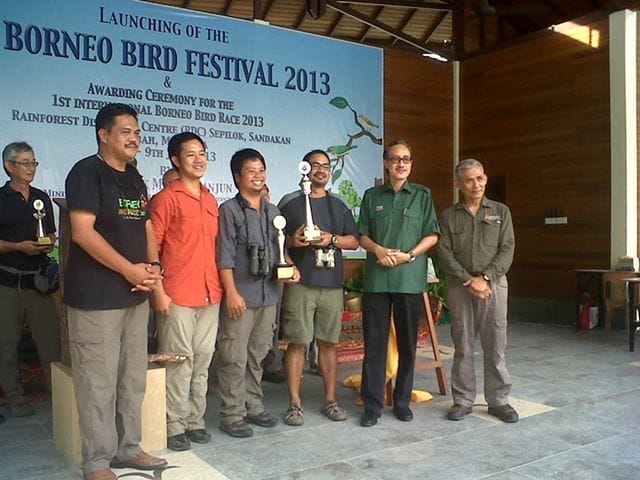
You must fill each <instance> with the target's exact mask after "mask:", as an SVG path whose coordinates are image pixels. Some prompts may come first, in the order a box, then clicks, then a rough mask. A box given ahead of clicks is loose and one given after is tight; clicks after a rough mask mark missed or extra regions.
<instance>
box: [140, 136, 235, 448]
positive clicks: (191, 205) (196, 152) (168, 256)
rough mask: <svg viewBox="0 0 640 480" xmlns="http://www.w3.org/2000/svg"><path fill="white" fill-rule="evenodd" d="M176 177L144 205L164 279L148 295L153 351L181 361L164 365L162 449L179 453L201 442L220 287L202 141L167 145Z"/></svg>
mask: <svg viewBox="0 0 640 480" xmlns="http://www.w3.org/2000/svg"><path fill="white" fill-rule="evenodd" d="M168 150H169V158H170V159H171V163H172V164H173V167H174V168H175V169H176V170H177V171H178V172H179V175H180V177H179V179H178V180H176V181H174V182H171V183H170V184H169V185H167V187H165V188H164V189H163V190H162V191H161V192H159V193H158V194H157V195H156V196H154V197H153V198H152V200H151V202H150V210H151V222H152V224H153V228H154V230H155V234H156V239H157V241H158V248H159V251H160V263H161V264H162V265H163V267H164V269H165V271H164V274H163V275H164V277H163V280H162V282H160V285H159V286H158V288H157V289H156V290H155V291H154V294H153V307H154V309H155V311H156V313H157V314H158V315H157V319H156V321H157V329H158V352H159V353H175V354H180V355H184V356H186V357H187V359H186V360H185V361H184V362H182V363H168V364H167V365H166V369H167V437H168V438H167V446H168V447H169V448H170V449H172V450H177V451H182V450H189V448H191V442H196V443H206V442H208V441H209V440H211V435H210V434H209V432H207V431H206V430H205V428H204V426H205V424H204V413H205V410H206V407H207V402H206V395H207V384H208V381H207V380H208V367H209V363H211V357H212V356H213V351H214V348H215V343H216V335H217V331H218V313H219V309H220V300H221V298H222V287H221V284H220V280H219V278H218V270H217V268H216V248H215V245H216V237H217V236H218V201H217V200H216V198H215V197H214V196H213V194H211V193H210V192H209V190H208V189H207V188H206V187H205V186H204V185H202V184H201V183H200V179H201V178H202V177H203V176H204V173H205V171H206V169H207V154H206V146H205V143H204V141H203V140H202V139H201V138H200V137H199V136H198V135H196V134H194V133H190V132H183V133H179V134H177V135H174V136H173V137H171V139H170V140H169V145H168Z"/></svg>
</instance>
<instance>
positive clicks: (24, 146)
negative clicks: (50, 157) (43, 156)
mask: <svg viewBox="0 0 640 480" xmlns="http://www.w3.org/2000/svg"><path fill="white" fill-rule="evenodd" d="M22 152H32V153H33V148H32V147H31V145H29V144H28V143H27V142H13V143H10V144H9V145H7V146H6V147H4V150H2V167H3V168H4V171H5V173H6V174H7V176H10V175H9V170H7V167H6V166H5V163H6V162H13V161H14V160H15V158H16V157H17V156H18V154H19V153H22Z"/></svg>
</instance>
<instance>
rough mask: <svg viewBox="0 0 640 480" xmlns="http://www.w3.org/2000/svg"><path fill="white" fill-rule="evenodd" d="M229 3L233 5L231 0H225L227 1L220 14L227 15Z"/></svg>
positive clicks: (229, 7) (229, 8)
mask: <svg viewBox="0 0 640 480" xmlns="http://www.w3.org/2000/svg"><path fill="white" fill-rule="evenodd" d="M231 5H233V0H227V3H226V4H225V6H224V7H223V8H222V15H229V10H231Z"/></svg>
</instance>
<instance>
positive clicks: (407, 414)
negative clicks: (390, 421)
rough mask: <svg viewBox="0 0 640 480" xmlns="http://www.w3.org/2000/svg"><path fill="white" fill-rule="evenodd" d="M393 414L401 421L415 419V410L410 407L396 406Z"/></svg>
mask: <svg viewBox="0 0 640 480" xmlns="http://www.w3.org/2000/svg"><path fill="white" fill-rule="evenodd" d="M393 414H394V415H395V416H396V418H397V419H398V420H400V421H401V422H410V421H411V420H413V412H412V411H411V409H410V408H409V407H398V408H394V409H393Z"/></svg>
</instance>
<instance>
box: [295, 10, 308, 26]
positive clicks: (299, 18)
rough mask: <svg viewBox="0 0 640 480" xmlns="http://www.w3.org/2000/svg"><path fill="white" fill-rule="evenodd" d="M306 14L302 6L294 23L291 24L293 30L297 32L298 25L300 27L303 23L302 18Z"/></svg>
mask: <svg viewBox="0 0 640 480" xmlns="http://www.w3.org/2000/svg"><path fill="white" fill-rule="evenodd" d="M306 14H307V10H306V8H305V6H304V4H303V5H302V7H301V10H300V13H298V17H297V18H296V21H295V22H294V23H293V29H294V30H298V29H299V28H300V25H302V22H304V17H305V15H306Z"/></svg>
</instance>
